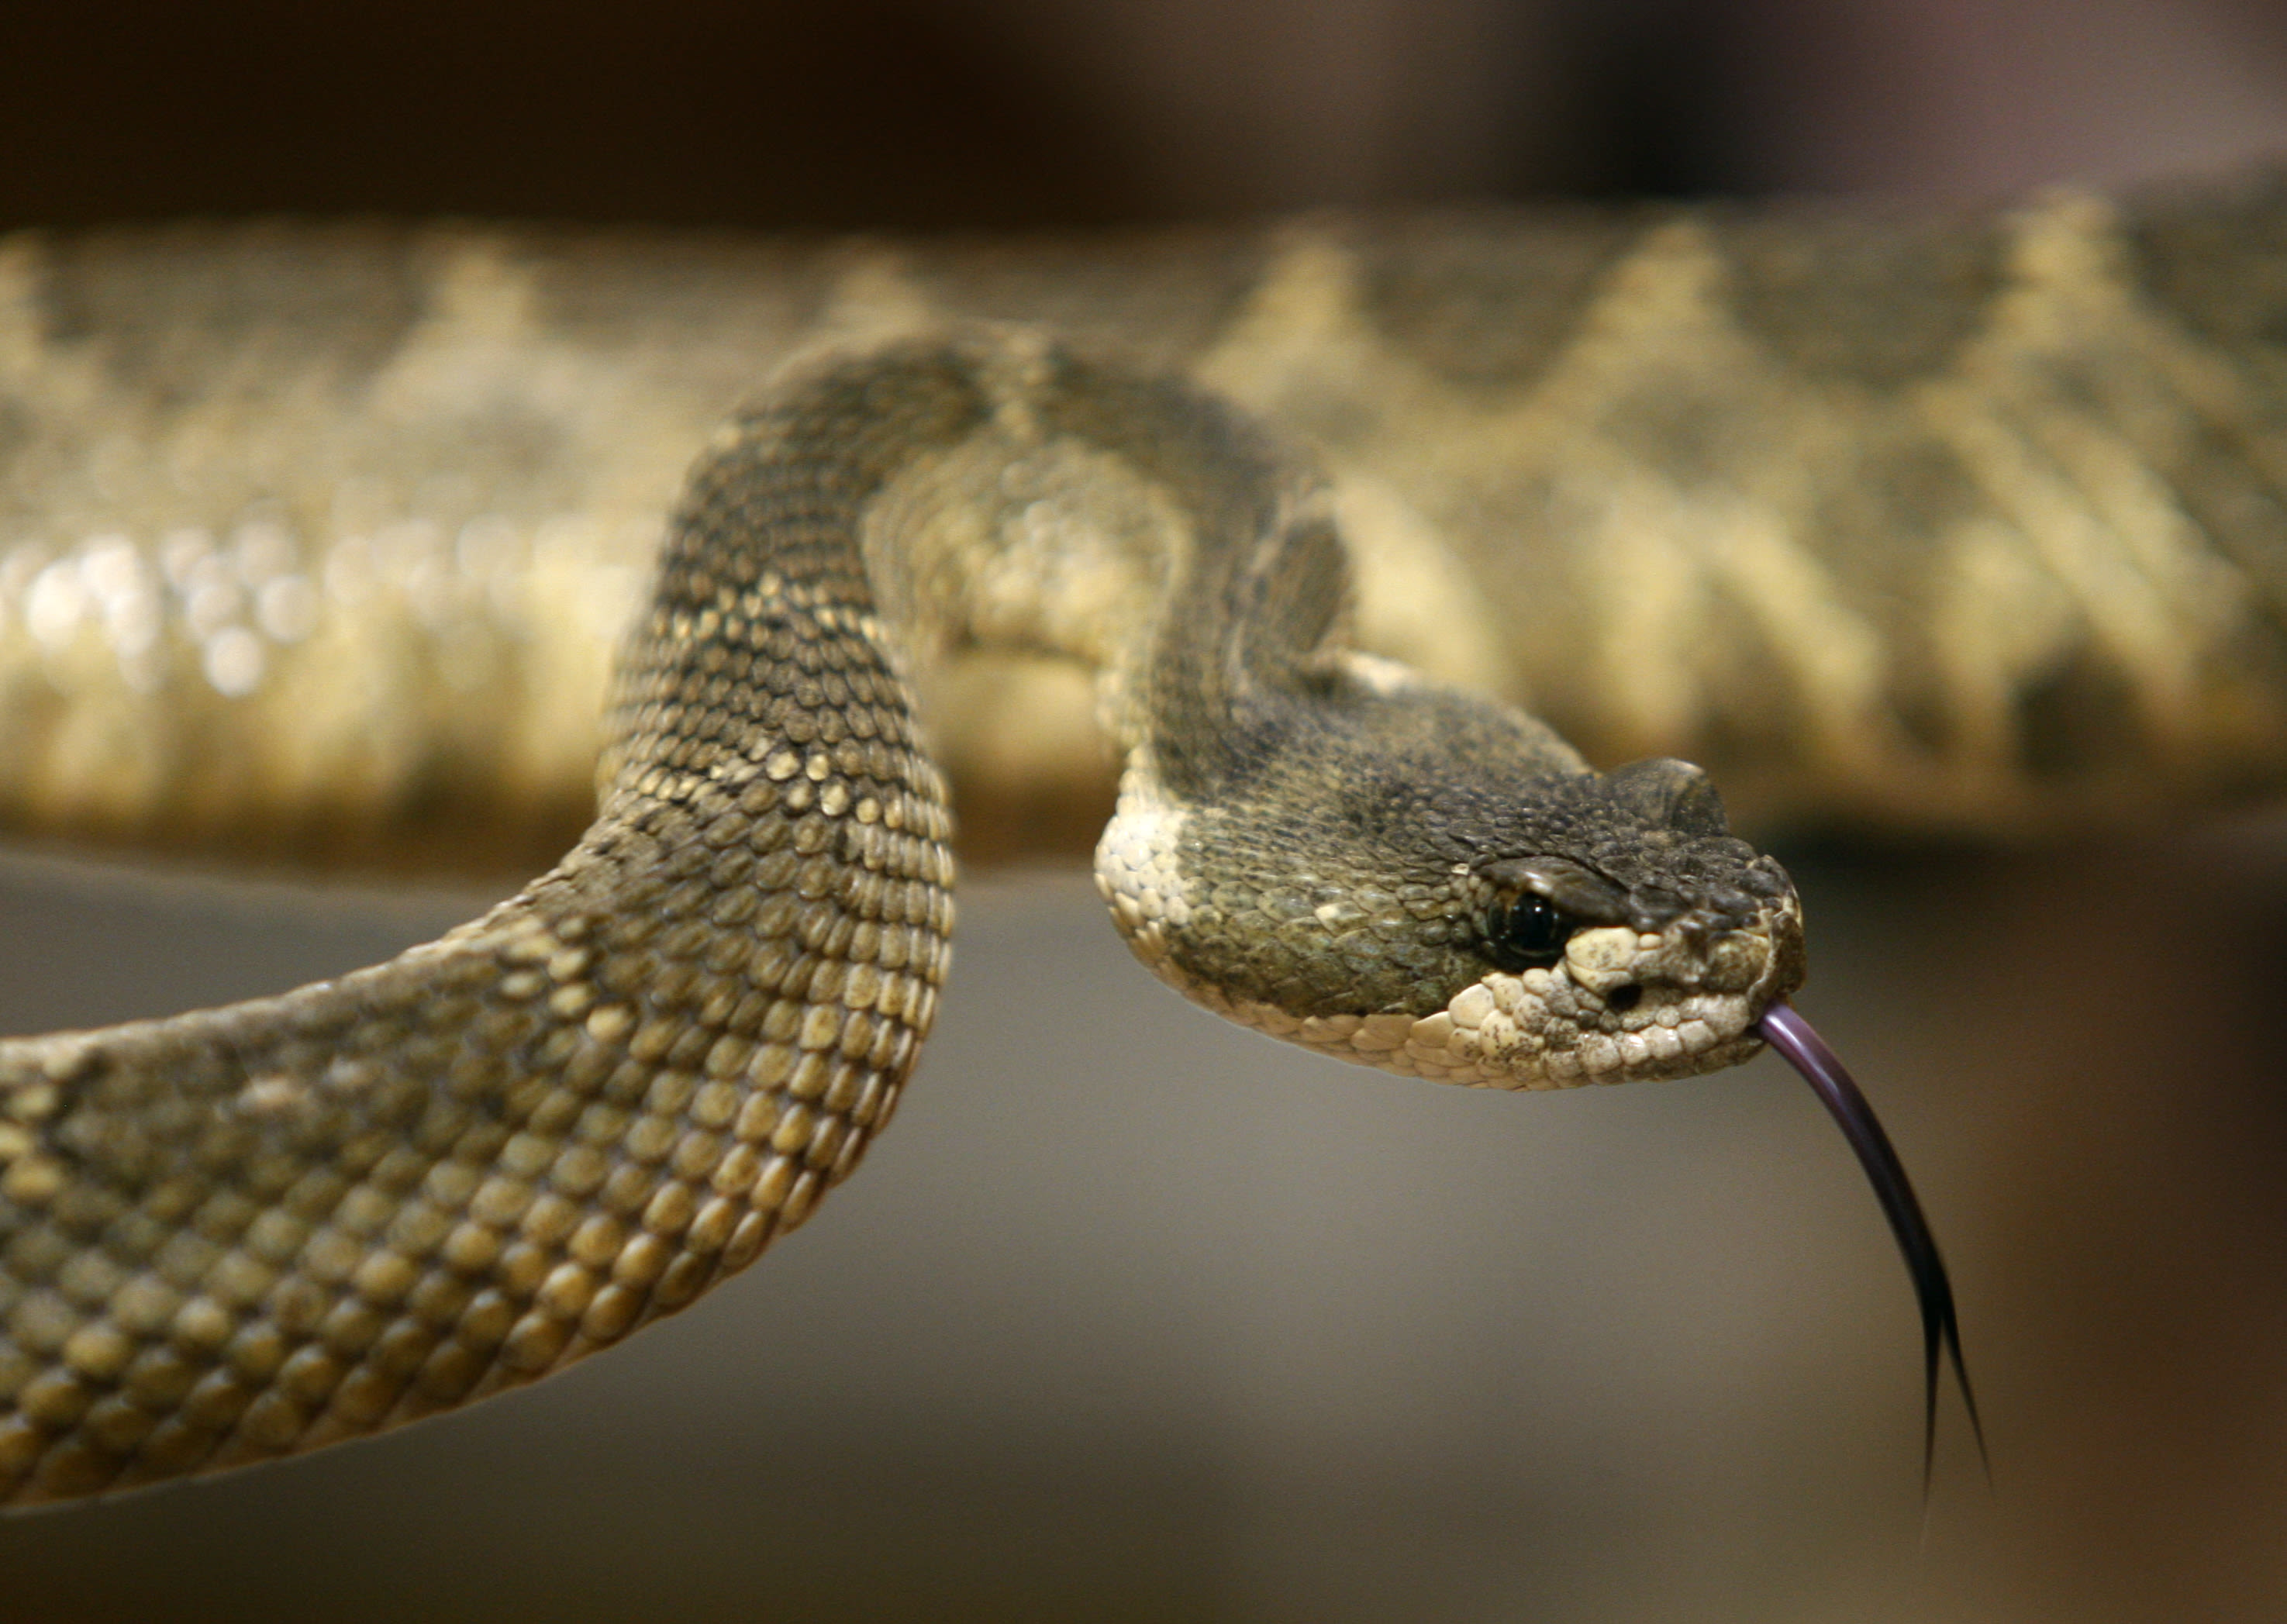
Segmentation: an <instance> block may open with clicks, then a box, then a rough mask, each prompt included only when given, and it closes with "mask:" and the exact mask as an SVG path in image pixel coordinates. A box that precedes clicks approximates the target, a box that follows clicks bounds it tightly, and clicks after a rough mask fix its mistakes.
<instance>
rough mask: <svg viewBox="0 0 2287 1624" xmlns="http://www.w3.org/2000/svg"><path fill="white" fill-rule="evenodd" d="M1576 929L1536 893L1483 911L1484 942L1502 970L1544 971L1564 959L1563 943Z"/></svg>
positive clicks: (1528, 893)
mask: <svg viewBox="0 0 2287 1624" xmlns="http://www.w3.org/2000/svg"><path fill="white" fill-rule="evenodd" d="M1578 928H1579V927H1578V926H1577V925H1576V924H1575V923H1574V922H1573V921H1572V920H1571V918H1569V917H1568V916H1567V915H1565V914H1563V912H1562V911H1561V910H1560V909H1559V908H1558V907H1557V906H1556V905H1555V903H1554V902H1551V901H1550V900H1549V899H1547V898H1546V897H1544V896H1541V895H1540V894H1539V892H1537V891H1527V892H1526V893H1525V894H1524V895H1523V896H1521V897H1518V898H1516V899H1515V900H1513V901H1508V902H1496V903H1494V904H1493V905H1492V907H1489V908H1487V909H1486V910H1485V942H1486V945H1487V946H1488V947H1491V948H1492V958H1493V962H1494V963H1496V964H1499V965H1500V967H1501V968H1502V969H1503V970H1534V969H1539V970H1546V969H1547V967H1548V966H1549V965H1551V964H1554V963H1556V961H1557V960H1559V959H1561V958H1563V956H1564V944H1565V943H1566V942H1567V941H1568V940H1570V939H1571V935H1572V932H1573V931H1575V930H1576V929H1578Z"/></svg>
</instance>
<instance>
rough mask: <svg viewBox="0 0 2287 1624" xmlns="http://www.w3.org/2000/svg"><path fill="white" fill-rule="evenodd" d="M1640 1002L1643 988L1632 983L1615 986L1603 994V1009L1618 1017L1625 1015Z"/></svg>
mask: <svg viewBox="0 0 2287 1624" xmlns="http://www.w3.org/2000/svg"><path fill="white" fill-rule="evenodd" d="M1642 1002H1643V988H1642V987H1640V986H1637V985H1636V984H1635V983H1634V982H1633V981H1631V982H1629V983H1627V984H1626V986H1616V987H1614V988H1613V989H1612V990H1611V991H1610V992H1609V993H1606V994H1604V1007H1605V1008H1606V1009H1608V1010H1611V1011H1613V1013H1615V1014H1618V1015H1626V1013H1627V1012H1628V1011H1629V1010H1633V1009H1634V1008H1635V1007H1636V1005H1638V1004H1640V1003H1642Z"/></svg>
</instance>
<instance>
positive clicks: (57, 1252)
mask: <svg viewBox="0 0 2287 1624" xmlns="http://www.w3.org/2000/svg"><path fill="white" fill-rule="evenodd" d="M800 426H801V425H800V424H799V423H798V422H795V423H791V424H790V423H789V422H788V421H787V420H786V419H783V418H777V419H772V418H765V419H764V420H761V421H759V422H758V423H756V424H754V425H753V426H752V427H751V428H750V429H749V431H748V433H747V435H746V436H745V438H743V439H742V440H740V441H738V442H737V443H735V444H733V445H732V446H731V447H729V448H727V449H725V450H724V451H722V452H719V453H718V454H716V456H715V457H714V458H713V459H712V460H711V461H710V462H708V463H706V464H703V465H702V468H701V471H700V474H699V475H698V477H697V478H696V479H695V480H694V482H693V487H692V489H693V495H692V500H691V503H690V505H689V506H688V507H687V508H686V510H685V512H684V514H683V515H682V517H681V519H680V521H679V531H678V535H677V540H676V542H675V543H673V544H672V546H671V548H670V552H669V562H668V564H667V566H666V567H665V568H664V570H663V571H662V576H661V588H660V591H659V596H658V598H657V600H656V602H655V605H654V607H653V613H652V617H651V622H650V625H649V628H648V630H647V631H646V632H645V635H644V636H642V637H640V638H638V639H637V641H636V642H635V644H634V645H633V646H631V649H630V653H629V658H628V660H627V662H626V668H625V671H624V674H623V680H622V683H621V691H620V697H619V700H618V702H617V704H616V707H615V726H616V729H617V738H618V742H617V744H616V745H615V747H614V749H613V759H614V760H615V761H616V762H617V765H616V768H615V769H614V772H613V779H612V781H611V782H610V784H609V786H608V788H607V791H606V795H605V804H604V809H603V812H602V815H601V817H600V818H599V820H598V821H597V824H596V825H595V827H594V828H592V829H591V830H590V832H589V834H588V836H587V837H586V838H585V839H584V840H583V841H582V844H581V845H580V846H579V847H578V849H577V850H575V851H574V852H573V853H572V854H571V855H570V856H569V857H567V858H566V860H564V862H563V863H562V864H561V865H560V866H559V867H558V868H557V870H556V871H555V872H554V873H552V874H550V875H548V876H547V877H546V878H544V879H542V880H540V881H538V882H536V883H534V884H533V885H532V886H531V887H529V888H528V889H527V890H526V891H525V892H524V893H523V894H522V895H521V896H519V897H518V898H516V899H514V900H512V901H510V902H507V903H505V904H503V905H502V906H501V907H498V908H496V909H495V910H494V911H493V912H492V913H491V914H489V915H487V916H486V917H485V918H483V919H481V920H479V921H478V922H476V923H472V924H471V925H468V926H466V927H463V929H461V930H459V931H455V932H454V933H452V934H451V935H450V936H448V937H447V938H446V939H443V940H442V941H440V942H438V943H436V944H434V945H431V946H429V947H420V948H416V949H415V950H413V951H412V952H410V953H408V954H406V955H404V956H402V957H401V958H400V959H398V960H396V961H395V962H393V963H390V964H386V965H384V966H381V967H379V968H376V969H374V970H366V971H362V972H360V973H359V974H356V975H352V976H349V977H345V978H343V979H341V980H339V981H336V982H332V983H320V984H318V985H316V986H309V987H305V988H303V989H301V990H300V991H298V992H296V993H292V994H287V995H286V996H284V997H281V998H273V999H266V1000H262V1001H259V1002H251V1003H246V1004H241V1005H239V1006H236V1007H234V1008H232V1009H228V1010H218V1011H214V1012H211V1013H202V1014H195V1015H189V1016H185V1017H183V1018H178V1019H175V1020H168V1021H157V1022H148V1023H143V1024H140V1025H137V1026H126V1027H122V1028H118V1029H116V1030H114V1031H111V1032H107V1033H103V1034H85V1035H62V1036H56V1037H49V1038H43V1039H36V1040H25V1041H17V1042H7V1043H4V1044H0V1238H4V1246H5V1252H4V1264H5V1269H4V1272H0V1327H4V1334H0V1501H17V1502H26V1501H41V1500H48V1499H55V1498H60V1497H66V1496H70V1495H78V1494H86V1493H96V1492H99V1491H102V1490H105V1489H109V1488H117V1487H124V1486H129V1485H135V1484H140V1483H147V1482H151V1481H154V1480H156V1479H160V1478H165V1477H176V1476H179V1475H182V1474H185V1473H189V1472H195V1471H202V1470H214V1469H218V1468H221V1467H226V1466H233V1465H237V1464H241V1463H243V1462H251V1461H257V1460H261V1459H264V1458H265V1457H269V1456H273V1455H278V1454H289V1453H293V1452H297V1451H300V1450H305V1449H309V1448H312V1447H314V1446H319V1445H321V1444H325V1443H328V1442H332V1441H334V1440H336V1439H339V1438H349V1437H354V1436H356V1435H359V1434H361V1433H366V1432H370V1431H373V1430H377V1429H379V1428H382V1427H386V1426H390V1425H392V1424H395V1423H396V1422H402V1421H407V1420H410V1419H412V1418H414V1417H416V1416H420V1415H423V1414H430V1413H431V1412H433V1411H436V1410H439V1409H444V1408H448V1407H450V1406H455V1405H457V1404H461V1403H463V1402H466V1401H468V1400H470V1399H473V1398H481V1397H483V1396H485V1395H486V1394H488V1393H492V1392H496V1391H499V1390H502V1389H504V1388H508V1387H512V1386H515V1385H518V1383H521V1382H529V1381H531V1380H533V1379H534V1378H535V1377H538V1376H541V1375H544V1374H547V1373H548V1372H550V1371H551V1370H554V1369H557V1368H559V1367H562V1366H563V1365H565V1364H566V1363H568V1362H569V1361H571V1360H573V1359H578V1358H580V1357H581V1356H582V1355H583V1354H586V1353H589V1352H590V1351H594V1350H596V1349H597V1348H600V1347H605V1346H608V1345H610V1344H611V1343H614V1342H617V1341H618V1340H619V1339H620V1338H621V1337H622V1336H625V1335H627V1334H628V1333H629V1332H630V1331H632V1330H634V1329H636V1328H637V1327H639V1326H641V1325H643V1324H645V1322H647V1321H649V1320H651V1319H656V1318H658V1317H659V1316H661V1315H662V1314H666V1313H669V1312H672V1311H675V1310H676V1309H678V1308H681V1307H682V1306H684V1305H685V1303H690V1302H691V1301H692V1299H693V1298H695V1297H696V1296H697V1295H699V1294H700V1292H701V1291H703V1290H704V1289H705V1288H706V1287H708V1285H710V1284H711V1283H712V1282H714V1281H715V1280H716V1279H718V1278H720V1277H721V1276H723V1275H724V1274H725V1273H728V1272H730V1271H734V1270H737V1269H739V1268H741V1267H743V1266H744V1265H745V1264H748V1263H749V1262H751V1261H753V1259H754V1258H755V1256H756V1255H757V1254H758V1253H760V1252H761V1251H762V1249H763V1248H764V1246H766V1245H767V1244H768V1243H769V1242H770V1241H771V1240H772V1239H773V1238H774V1237H775V1236H777V1235H779V1234H782V1233H785V1232H787V1231H789V1230H791V1229H793V1228H795V1226H796V1225H798V1224H801V1223H802V1222H803V1219H804V1218H806V1217H807V1216H809V1215H810V1213H811V1210H812V1209H813V1208H814V1207H815V1205H816V1203H817V1201H818V1200H819V1197H820V1196H821V1195H822V1194H823V1193H824V1192H825V1191H826V1189H827V1187H828V1186H830V1185H832V1184H836V1183H838V1182H839V1181H840V1180H842V1179H843V1178H844V1177H846V1176H848V1175H849V1173H850V1171H851V1168H854V1167H855V1166H856V1165H857V1163H858V1161H859V1157H860V1156H861V1155H862V1154H863V1153H864V1150H865V1147H866V1145H867V1142H868V1140H869V1139H870V1138H871V1137H872V1136H873V1135H874V1133H876V1132H877V1131H879V1130H880V1129H881V1128H882V1126H883V1124H884V1123H886V1122H887V1121H888V1120H889V1117H890V1113H891V1112H892V1111H893V1110H894V1108H895V1106H896V1104H897V1100H898V1090H899V1089H900V1088H901V1087H902V1086H903V1084H904V1081H905V1080H906V1074H907V1073H908V1072H909V1070H910V1069H911V1067H912V1065H913V1062H914V1056H915V1055H916V1053H917V1052H918V1050H919V1045H920V1042H921V1040H922V1037H923V1036H924V1035H926V1034H927V1033H928V1031H929V1027H930V1020H931V1018H932V1016H933V1015H934V1013H935V1010H936V1004H937V996H938V986H939V985H940V984H941V982H942V980H943V978H944V974H945V970H946V960H947V935H948V932H949V931H950V928H951V923H952V908H951V897H950V891H949V886H950V883H951V879H952V863H951V859H950V857H949V854H948V852H947V847H946V839H947V836H948V834H949V827H950V826H949V821H948V819H947V816H946V808H945V797H944V792H943V789H942V787H941V785H940V783H939V780H938V775H937V773H936V771H935V770H934V769H933V768H932V767H931V766H930V764H928V763H927V762H926V761H925V760H924V759H923V758H922V757H920V756H919V755H917V754H916V753H915V752H914V749H913V743H912V740H913V731H912V724H911V717H910V713H909V710H908V709H907V705H906V700H905V697H904V695H903V692H902V688H901V686H900V685H899V684H898V680H897V679H896V677H895V676H894V674H893V672H892V670H891V669H890V665H889V663H888V661H887V660H886V658H885V654H884V651H883V650H882V647H881V646H880V645H879V642H878V636H879V634H878V632H877V631H876V630H874V628H873V625H872V618H871V617H872V604H871V602H870V599H869V598H868V596H867V586H866V583H865V580H864V577H863V575H862V574H860V573H859V571H858V570H857V569H856V568H855V567H854V560H855V523H856V518H857V514H858V512H859V508H860V506H861V504H862V503H863V501H864V499H865V497H866V495H867V494H869V492H870V490H871V488H872V486H873V485H874V484H875V483H878V480H879V479H880V477H881V473H882V469H883V468H884V467H886V465H887V464H886V463H884V462H882V459H881V458H879V457H877V458H876V459H875V462H876V465H875V466H872V467H867V466H862V465H861V466H859V468H857V469H856V470H855V471H854V477H852V478H850V479H837V478H836V477H835V472H834V471H831V470H829V471H827V472H826V473H825V474H824V475H821V476H818V477H816V478H813V477H812V476H811V472H810V471H809V469H808V467H807V465H806V463H805V462H804V460H803V459H804V458H805V457H810V456H818V455H820V454H821V448H822V447H827V446H830V445H831V444H833V443H835V442H834V441H833V440H821V439H820V438H819V437H818V436H816V435H812V436H811V437H810V438H809V439H808V440H803V437H802V436H801V434H800V433H799V432H798V431H799V429H800ZM828 430H829V432H830V433H832V432H839V428H838V425H835V424H831V423H829V424H828ZM847 438H848V443H850V444H851V445H853V446H855V447H856V448H858V449H859V452H860V453H861V454H863V453H865V452H867V451H869V450H870V451H874V452H880V451H882V448H885V447H886V446H887V445H889V444H890V443H891V441H892V440H896V441H898V443H906V444H918V443H925V440H926V436H925V435H922V434H920V433H915V432H908V431H906V430H901V429H899V428H898V427H897V426H896V425H882V424H876V425H874V429H873V431H872V432H870V433H866V432H860V433H857V434H855V435H851V436H849V437H847ZM859 460H860V461H861V463H862V455H861V458H860V459H859ZM726 468H732V469H733V470H734V472H733V474H732V478H731V479H729V480H726V479H723V478H720V477H718V476H719V475H721V473H722V471H724V469H726ZM773 480H777V481H780V482H782V483H783V484H785V485H786V486H787V487H791V488H792V490H793V492H794V494H795V500H794V502H793V503H791V504H790V505H791V508H792V510H793V511H791V512H789V511H787V504H782V503H779V500H778V498H779V494H780V493H779V491H778V490H776V489H775V488H774V487H773V485H772V481H773ZM821 488H822V489H823V490H824V491H825V493H826V495H827V498H828V499H827V501H826V502H825V503H824V504H823V505H821V504H820V503H819V501H817V500H815V499H814V498H815V497H816V496H817V495H818V494H819V489H821ZM837 559H838V562H837ZM766 568H768V569H771V570H772V571H773V572H774V574H775V576H776V578H778V579H779V580H780V581H781V582H783V581H784V580H785V579H786V578H787V577H791V578H793V579H795V580H799V581H800V582H802V585H801V586H800V588H799V589H796V588H792V587H787V586H784V585H783V584H781V585H780V587H779V589H778V590H772V589H771V588H770V587H769V585H768V584H767V583H766V582H763V580H762V576H763V574H764V571H765V569H766Z"/></svg>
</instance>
